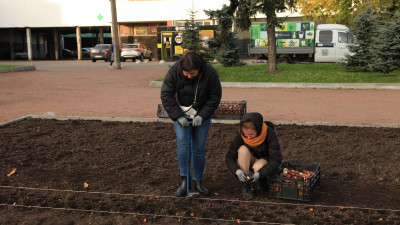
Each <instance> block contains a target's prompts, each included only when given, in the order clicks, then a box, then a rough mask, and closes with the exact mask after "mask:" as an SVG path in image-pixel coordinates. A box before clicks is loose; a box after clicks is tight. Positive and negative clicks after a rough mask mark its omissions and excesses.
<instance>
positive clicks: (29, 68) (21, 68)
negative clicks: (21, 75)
mask: <svg viewBox="0 0 400 225" xmlns="http://www.w3.org/2000/svg"><path fill="white" fill-rule="evenodd" d="M28 70H36V67H35V66H20V67H10V68H5V69H0V73H9V72H19V71H28Z"/></svg>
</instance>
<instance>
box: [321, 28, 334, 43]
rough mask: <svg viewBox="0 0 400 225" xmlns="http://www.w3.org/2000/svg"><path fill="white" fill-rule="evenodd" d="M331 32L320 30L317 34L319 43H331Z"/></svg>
mask: <svg viewBox="0 0 400 225" xmlns="http://www.w3.org/2000/svg"><path fill="white" fill-rule="evenodd" d="M332 36H333V32H332V31H331V30H321V31H320V32H319V42H332Z"/></svg>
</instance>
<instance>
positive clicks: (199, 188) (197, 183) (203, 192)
mask: <svg viewBox="0 0 400 225" xmlns="http://www.w3.org/2000/svg"><path fill="white" fill-rule="evenodd" d="M194 190H195V191H198V192H199V194H201V195H205V196H210V195H211V192H210V191H209V190H208V189H207V188H205V187H204V186H203V182H202V181H199V180H195V181H194Z"/></svg>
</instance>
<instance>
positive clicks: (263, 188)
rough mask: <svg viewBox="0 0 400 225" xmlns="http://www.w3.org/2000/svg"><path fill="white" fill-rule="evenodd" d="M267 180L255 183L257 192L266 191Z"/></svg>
mask: <svg viewBox="0 0 400 225" xmlns="http://www.w3.org/2000/svg"><path fill="white" fill-rule="evenodd" d="M267 182H268V181H267V179H260V180H259V181H258V182H257V190H259V191H268V183H267Z"/></svg>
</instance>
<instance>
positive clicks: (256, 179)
mask: <svg viewBox="0 0 400 225" xmlns="http://www.w3.org/2000/svg"><path fill="white" fill-rule="evenodd" d="M259 179H260V173H259V172H257V173H255V174H253V177H252V178H251V179H250V182H252V183H256V182H257V181H258V180H259Z"/></svg>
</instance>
